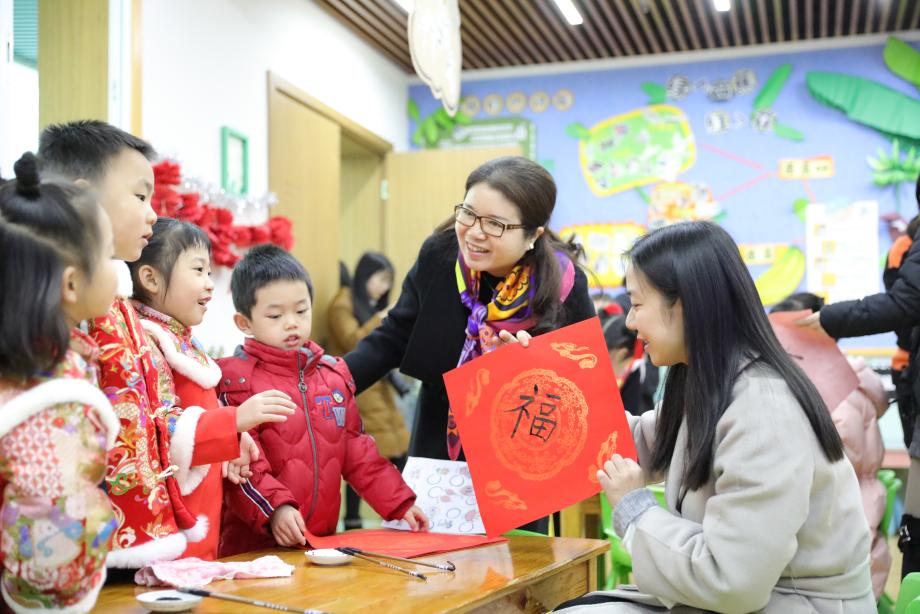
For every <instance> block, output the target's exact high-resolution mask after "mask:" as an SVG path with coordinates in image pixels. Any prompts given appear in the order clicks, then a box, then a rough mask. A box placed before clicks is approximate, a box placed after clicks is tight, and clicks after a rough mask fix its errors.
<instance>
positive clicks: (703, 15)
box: [694, 0, 716, 49]
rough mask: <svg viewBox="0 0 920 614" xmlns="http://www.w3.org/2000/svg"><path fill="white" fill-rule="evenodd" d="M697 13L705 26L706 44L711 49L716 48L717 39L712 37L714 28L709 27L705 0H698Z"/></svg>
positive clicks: (696, 2)
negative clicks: (704, 4)
mask: <svg viewBox="0 0 920 614" xmlns="http://www.w3.org/2000/svg"><path fill="white" fill-rule="evenodd" d="M694 4H696V14H697V17H698V18H699V20H700V24H702V26H703V36H704V37H705V38H706V46H707V47H708V48H709V49H715V48H716V42H715V39H714V38H712V30H711V29H710V28H709V20H708V19H706V7H705V6H703V0H696V1H695V3H694Z"/></svg>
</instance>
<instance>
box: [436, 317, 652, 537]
mask: <svg viewBox="0 0 920 614" xmlns="http://www.w3.org/2000/svg"><path fill="white" fill-rule="evenodd" d="M444 382H445V384H446V385H447V394H448V397H449V398H450V404H451V408H452V409H453V413H454V416H455V417H456V419H457V424H458V425H459V427H460V439H461V441H462V442H463V449H464V452H465V454H466V460H467V462H468V463H469V467H470V474H471V475H472V478H473V488H474V490H475V491H476V501H477V503H478V504H479V511H480V514H481V515H482V520H483V524H484V525H485V527H486V532H487V534H488V535H499V534H501V533H504V532H505V531H507V530H509V529H512V528H514V527H518V526H521V525H523V524H526V523H527V522H530V521H532V520H536V519H537V518H542V517H543V516H546V515H547V514H549V513H551V512H554V511H557V510H560V509H562V508H564V507H567V506H569V505H572V504H574V503H577V502H579V501H582V500H584V499H586V498H588V497H590V496H592V495H595V494H597V493H598V492H599V490H600V485H599V484H598V482H597V475H596V474H597V470H598V468H599V467H601V466H602V465H603V463H604V461H606V460H607V459H609V458H610V456H611V455H612V454H613V453H614V452H617V453H619V454H621V455H622V456H625V457H630V458H636V451H635V446H634V444H633V440H632V434H631V432H630V430H629V426H628V424H627V421H626V413H625V411H624V410H623V402H622V400H621V399H620V391H619V388H618V387H617V383H616V376H615V375H614V372H613V366H612V365H611V364H610V356H609V354H608V353H607V347H606V345H605V343H604V335H603V332H602V331H601V327H600V322H599V320H598V319H597V318H592V319H590V320H585V321H583V322H580V323H578V324H573V325H571V326H567V327H565V328H562V329H559V330H557V331H553V332H551V333H548V334H546V335H541V336H540V337H536V338H535V339H533V340H532V341H531V343H530V347H528V348H523V347H520V346H519V345H509V346H505V347H503V348H500V349H498V350H496V351H494V352H491V353H489V354H486V355H484V356H481V357H479V358H477V359H476V360H473V361H472V362H469V363H467V364H465V365H463V366H461V367H458V368H457V369H454V370H453V371H450V372H448V373H445V374H444Z"/></svg>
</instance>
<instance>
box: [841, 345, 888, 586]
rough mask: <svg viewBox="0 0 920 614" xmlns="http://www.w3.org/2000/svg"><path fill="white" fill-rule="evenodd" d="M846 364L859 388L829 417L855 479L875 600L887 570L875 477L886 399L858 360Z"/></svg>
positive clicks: (881, 450)
mask: <svg viewBox="0 0 920 614" xmlns="http://www.w3.org/2000/svg"><path fill="white" fill-rule="evenodd" d="M849 361H850V366H852V367H853V370H854V371H856V375H857V376H858V377H859V388H857V389H856V390H854V391H853V392H851V393H850V396H848V397H847V398H846V399H844V400H843V402H841V403H840V405H838V406H837V407H835V408H834V409H832V410H831V417H832V418H833V420H834V424H835V425H836V427H837V432H838V433H840V438H841V439H842V440H843V447H844V450H845V451H846V455H847V458H848V459H850V463H851V464H852V465H853V469H855V470H856V477H857V478H858V479H859V490H860V493H861V494H862V502H863V510H865V512H866V520H868V522H869V529H870V531H871V533H872V536H873V538H872V589H873V591H874V592H875V596H876V598H878V597H879V596H881V594H882V591H883V590H884V588H885V579H886V578H887V577H888V570H889V569H890V568H891V553H890V552H889V551H888V543H887V542H886V537H885V535H883V534H879V533H878V525H879V523H880V522H881V520H882V516H883V515H884V514H885V488H884V487H883V486H882V483H881V482H879V480H878V478H877V477H876V474H877V473H878V470H879V469H881V467H882V459H883V457H884V456H885V445H884V443H883V442H882V433H881V431H880V430H879V427H878V419H879V418H881V417H882V414H884V413H885V410H887V409H888V398H887V395H886V394H885V390H884V389H883V388H882V383H881V381H879V378H878V376H877V375H876V374H875V373H874V372H873V371H872V369H870V368H869V366H868V365H867V364H866V362H865V361H864V360H863V359H862V358H850V359H849Z"/></svg>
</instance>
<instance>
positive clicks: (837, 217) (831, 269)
mask: <svg viewBox="0 0 920 614" xmlns="http://www.w3.org/2000/svg"><path fill="white" fill-rule="evenodd" d="M877 225H878V204H877V203H875V202H873V201H861V202H857V203H853V204H852V205H850V206H849V207H846V208H844V209H841V210H839V211H828V207H827V205H824V204H819V203H814V204H811V205H809V206H808V209H807V210H806V212H805V226H806V238H805V244H806V253H807V254H808V256H807V265H806V271H807V277H808V291H809V292H814V293H815V294H817V295H819V296H823V297H824V298H825V300H826V301H827V302H829V303H836V302H838V301H846V300H851V299H858V298H862V297H864V296H867V295H869V294H875V293H876V292H878V289H879V279H878V233H877V232H876V226H877Z"/></svg>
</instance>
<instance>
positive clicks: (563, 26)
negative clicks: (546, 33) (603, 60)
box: [534, 0, 597, 60]
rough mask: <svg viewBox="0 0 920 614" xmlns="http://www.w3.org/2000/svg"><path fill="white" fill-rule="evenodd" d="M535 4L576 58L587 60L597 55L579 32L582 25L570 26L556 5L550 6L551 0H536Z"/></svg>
mask: <svg viewBox="0 0 920 614" xmlns="http://www.w3.org/2000/svg"><path fill="white" fill-rule="evenodd" d="M534 4H535V5H536V7H537V11H539V13H540V15H542V16H543V19H545V20H546V22H547V23H548V24H549V27H550V28H552V29H553V32H555V33H556V36H557V37H558V39H559V40H561V41H562V44H563V45H565V47H566V49H568V51H569V53H570V54H572V56H573V57H574V58H575V59H576V60H587V59H593V58H596V57H597V56H596V55H595V54H594V53H593V52H591V51H590V48H586V46H585V41H584V39H583V38H581V35H580V33H578V32H577V30H578V28H580V27H581V26H570V25H569V22H568V21H566V20H565V18H564V17H563V16H562V14H561V13H560V12H559V11H558V10H557V9H556V7H555V6H549V2H546V1H543V0H538V1H537V2H534ZM540 15H537V18H539V17H540Z"/></svg>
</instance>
